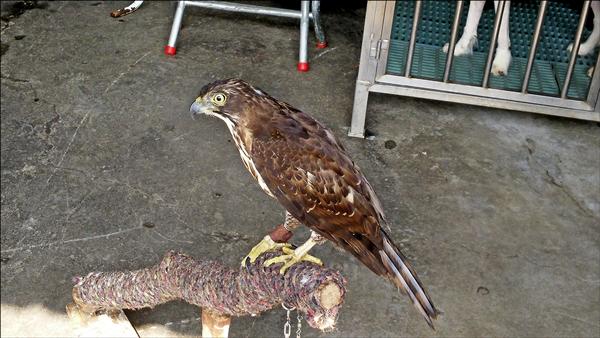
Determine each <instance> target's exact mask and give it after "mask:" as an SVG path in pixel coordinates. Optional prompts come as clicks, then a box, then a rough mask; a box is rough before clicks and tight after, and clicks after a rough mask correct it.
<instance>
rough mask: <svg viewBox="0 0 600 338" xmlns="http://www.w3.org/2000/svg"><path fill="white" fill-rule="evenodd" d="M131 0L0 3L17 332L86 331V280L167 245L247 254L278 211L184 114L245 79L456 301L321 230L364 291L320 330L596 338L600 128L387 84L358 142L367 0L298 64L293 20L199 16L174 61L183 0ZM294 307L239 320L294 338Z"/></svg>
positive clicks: (209, 128) (10, 328) (8, 306)
mask: <svg viewBox="0 0 600 338" xmlns="http://www.w3.org/2000/svg"><path fill="white" fill-rule="evenodd" d="M126 3H127V2H118V3H106V2H81V3H80V2H68V3H64V2H51V3H48V4H46V5H44V6H41V7H42V8H36V9H32V10H27V11H24V13H22V14H21V15H18V14H19V13H15V15H13V16H12V17H8V14H10V12H9V11H10V8H9V6H4V5H3V15H4V18H3V20H2V35H1V41H2V62H1V64H2V88H1V89H2V94H1V99H2V106H1V118H2V125H1V132H2V136H1V140H2V155H1V159H2V168H1V169H2V170H1V183H2V196H1V203H2V208H1V221H2V227H1V234H2V236H1V244H2V251H1V257H2V260H1V261H2V263H1V269H2V277H1V282H2V292H1V297H2V323H1V327H2V336H9V335H19V336H34V335H42V336H48V335H56V336H61V335H63V336H64V335H70V334H74V333H73V331H72V330H73V328H71V327H70V326H69V325H70V324H69V323H68V321H67V320H66V316H65V313H64V306H65V305H66V304H67V303H68V302H69V301H70V295H71V293H70V290H71V286H72V285H71V282H70V279H71V277H72V276H74V275H78V274H84V273H87V272H89V271H94V270H119V269H136V268H141V267H144V266H148V265H151V264H154V263H155V262H157V261H158V260H159V259H160V258H161V256H162V255H163V253H164V252H165V251H166V250H168V249H178V250H182V251H184V252H186V253H188V254H191V255H193V256H194V257H197V258H203V257H206V258H216V259H220V260H222V261H224V262H226V263H228V264H231V265H235V264H238V263H239V261H240V259H241V258H242V257H243V256H244V255H245V254H246V253H247V251H248V250H249V249H250V248H251V247H252V246H253V245H254V244H255V243H256V242H258V241H259V240H260V238H261V237H262V236H264V233H265V231H267V230H268V229H270V228H271V227H272V226H273V225H275V224H277V223H278V222H280V221H281V220H282V217H283V210H282V209H281V208H280V207H279V206H278V205H277V204H276V202H274V201H273V200H271V199H269V198H268V197H267V196H266V195H265V194H264V193H263V192H262V191H261V190H260V188H259V187H258V185H257V184H256V183H255V182H254V181H253V180H252V179H251V177H250V175H249V174H248V173H246V171H245V169H244V168H243V166H242V164H241V161H240V159H239V155H238V154H237V151H236V150H235V149H234V146H233V144H232V143H231V138H230V136H229V133H228V131H227V129H226V127H225V125H224V124H223V123H222V122H221V121H218V120H216V119H208V118H203V119H200V120H196V121H192V120H190V117H189V113H188V108H189V105H190V102H191V101H192V100H193V99H194V98H195V94H196V93H197V91H198V90H199V88H200V87H201V86H202V85H204V84H206V83H207V82H209V81H212V80H215V79H219V78H225V77H232V76H236V77H242V78H244V79H246V80H248V81H250V82H252V83H254V84H256V85H258V86H260V87H261V88H263V89H264V90H266V91H267V92H269V93H270V94H272V95H273V96H275V97H278V98H280V99H283V100H285V101H287V102H289V103H291V104H292V105H294V106H297V107H299V108H301V109H303V110H305V111H308V112H311V113H312V114H314V116H316V117H317V118H318V119H320V120H321V121H323V122H324V123H326V124H327V125H328V126H330V127H331V128H332V129H333V130H334V132H335V133H336V134H337V135H338V136H339V137H340V138H341V139H342V141H343V143H344V144H345V145H346V146H347V148H348V149H349V152H350V153H351V154H352V155H353V156H354V159H355V160H356V162H357V163H358V164H359V165H360V166H361V167H362V168H363V169H364V171H365V172H366V174H367V177H368V178H369V179H370V181H371V183H372V184H373V186H374V187H375V190H376V191H377V192H378V194H379V196H380V198H381V200H382V202H383V204H384V207H385V209H386V211H387V215H388V218H389V219H390V221H391V224H393V234H392V235H393V237H394V238H395V241H396V242H397V243H399V245H400V246H401V247H402V248H403V250H404V252H405V253H406V255H407V256H409V257H410V258H411V259H412V261H413V262H414V267H415V269H416V270H417V271H418V273H419V275H420V276H421V278H422V280H423V282H424V283H425V285H427V287H428V289H429V292H430V294H431V296H432V298H433V300H434V302H435V304H436V305H437V306H438V307H439V308H440V309H441V310H442V311H443V312H444V314H443V315H442V316H441V318H440V319H439V320H438V321H437V331H435V332H434V331H431V330H430V329H429V328H428V327H427V325H426V324H425V322H424V321H423V320H422V319H421V318H420V317H419V315H418V313H417V312H416V311H415V310H414V309H413V308H412V306H411V304H409V302H408V301H407V299H406V298H405V297H404V296H402V295H400V294H399V293H398V292H396V290H395V288H394V287H392V286H391V285H390V284H388V283H386V282H385V281H384V280H382V279H379V278H377V277H375V276H374V275H373V274H372V273H371V272H370V271H368V270H367V269H366V268H364V267H362V266H360V265H358V263H357V261H355V260H354V259H353V258H351V257H350V256H349V255H345V254H343V253H340V252H338V251H337V250H334V249H333V247H332V246H331V245H324V246H321V247H318V248H316V249H315V250H314V253H315V255H316V256H318V257H321V258H323V259H324V261H325V262H326V264H327V265H329V266H332V267H335V268H337V269H340V270H341V271H342V273H343V274H344V275H345V276H346V277H347V279H348V281H349V286H348V287H349V294H348V296H347V301H346V304H345V305H344V307H343V309H342V312H341V316H340V319H339V325H338V330H337V331H336V332H333V333H328V334H322V333H320V332H318V331H316V330H314V329H310V328H307V325H306V324H305V325H304V326H303V327H304V328H305V329H304V334H305V335H306V336H322V337H349V336H351V337H364V336H373V337H374V336H377V337H395V336H421V337H450V336H452V337H459V336H460V337H467V336H468V337H475V336H492V337H500V336H503V337H508V336H530V337H531V336H536V337H547V336H561V337H565V336H572V337H584V336H600V324H598V323H600V225H599V223H600V222H599V220H600V197H599V195H600V193H599V190H600V188H599V187H600V177H599V175H600V174H599V170H600V169H599V168H600V154H599V149H600V148H599V146H600V127H599V125H598V124H597V123H590V122H582V121H574V120H567V119H560V118H551V117H545V116H540V115H532V114H528V113H521V112H511V111H504V110H494V109H486V108H480V107H471V106H463V105H458V104H448V103H442V102H433V101H425V100H415V99H407V98H401V97H393V96H379V95H373V96H372V99H371V100H370V104H369V115H368V121H367V126H368V129H369V130H370V131H371V132H372V133H373V134H374V135H375V137H374V139H372V140H361V139H350V138H348V137H346V136H345V135H346V133H347V126H348V125H349V121H350V112H351V108H352V99H353V91H354V81H355V79H356V74H357V69H358V63H359V50H360V43H361V34H362V25H363V20H364V14H365V10H364V6H362V7H360V6H359V7H358V8H357V6H354V8H347V9H344V10H342V11H340V12H335V13H334V12H333V11H331V10H329V11H328V10H327V8H325V10H324V13H323V17H324V18H323V20H324V24H325V28H326V33H327V34H328V36H329V42H330V47H329V48H328V49H326V50H316V49H315V48H313V47H312V46H313V45H314V39H313V38H312V36H311V42H310V46H311V48H310V57H311V67H312V69H311V71H310V72H309V73H307V74H300V73H298V72H296V70H295V63H296V55H297V52H296V51H297V43H298V33H297V24H296V23H295V22H294V21H290V20H285V19H270V18H262V17H257V16H254V15H233V14H225V13H220V12H214V11H208V10H201V9H191V10H189V11H188V12H187V14H186V17H185V20H184V28H183V30H182V31H181V35H180V40H179V45H178V54H177V56H176V57H165V55H164V54H163V53H162V48H163V46H164V44H165V42H166V39H167V36H168V32H169V29H170V25H171V19H172V17H171V15H172V7H171V4H169V3H166V2H159V3H155V2H152V3H147V4H145V5H144V6H143V7H142V9H140V10H139V11H138V12H136V13H134V14H132V15H130V16H126V17H124V18H122V19H113V18H110V17H109V16H108V13H109V12H110V11H111V10H112V9H114V8H117V7H119V6H120V5H122V4H123V5H124V4H126ZM7 13H8V14H7ZM147 222H150V223H152V224H154V225H155V227H153V228H148V227H144V226H142V224H144V223H147ZM302 236H303V235H302V234H300V235H298V236H297V237H296V241H300V240H301V239H302ZM128 315H129V317H130V319H131V321H132V322H133V323H134V324H135V325H136V327H137V328H138V329H139V330H140V332H141V333H142V335H146V336H149V335H156V334H159V333H166V334H169V335H193V334H198V333H199V332H200V326H199V322H198V320H197V317H198V311H197V310H196V309H195V308H194V307H193V306H190V305H187V304H184V303H179V302H174V303H169V304H166V305H163V306H159V307H157V308H155V309H152V310H143V311H137V312H128ZM284 315H285V313H284V311H283V310H277V311H272V312H269V313H267V314H264V315H262V316H260V317H256V318H250V317H247V318H240V319H235V320H234V322H233V325H232V327H231V335H232V336H234V337H239V336H241V337H255V336H263V337H266V336H280V335H281V333H282V329H283V328H282V327H283V323H284ZM50 322H52V323H55V325H54V326H53V327H50V326H46V325H49V324H48V323H50Z"/></svg>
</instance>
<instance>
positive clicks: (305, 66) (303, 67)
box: [298, 62, 310, 72]
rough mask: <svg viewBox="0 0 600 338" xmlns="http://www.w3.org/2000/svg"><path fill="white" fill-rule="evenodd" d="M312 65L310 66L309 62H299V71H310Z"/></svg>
mask: <svg viewBox="0 0 600 338" xmlns="http://www.w3.org/2000/svg"><path fill="white" fill-rule="evenodd" d="M309 69H310V67H309V66H308V62H298V71H299V72H308V70H309Z"/></svg>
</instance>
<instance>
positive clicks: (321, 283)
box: [67, 251, 346, 336]
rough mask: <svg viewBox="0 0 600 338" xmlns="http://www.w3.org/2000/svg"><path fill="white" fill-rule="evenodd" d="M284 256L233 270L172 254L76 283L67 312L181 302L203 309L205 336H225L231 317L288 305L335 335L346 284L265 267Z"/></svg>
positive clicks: (334, 276)
mask: <svg viewBox="0 0 600 338" xmlns="http://www.w3.org/2000/svg"><path fill="white" fill-rule="evenodd" d="M280 254H281V253H280V252H268V253H265V254H263V255H261V256H260V257H258V259H257V260H256V261H255V262H254V264H252V265H250V264H248V266H247V267H245V268H244V267H241V268H239V269H234V268H230V267H225V266H223V265H222V264H221V263H219V262H215V261H196V260H194V259H193V258H191V257H190V256H187V255H185V254H182V253H178V252H174V251H169V252H167V254H166V255H165V257H164V258H163V260H162V261H161V262H160V263H159V264H158V265H155V266H152V267H149V268H146V269H141V270H136V271H124V272H91V273H89V274H88V275H87V276H85V277H75V278H74V282H75V283H76V284H75V286H74V287H73V302H74V304H70V305H69V306H68V307H67V312H69V313H70V314H71V315H72V314H74V313H85V314H93V313H97V312H98V311H113V312H114V311H118V310H120V309H140V308H144V307H154V306H156V305H158V304H162V303H165V302H168V301H171V300H175V299H183V300H185V301H186V302H188V303H191V304H194V305H197V306H199V307H201V308H202V309H203V311H202V321H203V336H206V335H211V336H227V330H228V328H229V321H230V317H231V316H247V315H252V316H254V315H258V314H259V313H261V312H264V311H267V310H270V309H272V308H273V307H275V306H278V305H280V304H282V303H284V304H285V305H286V306H287V307H295V308H296V309H297V310H298V311H301V312H303V313H304V315H305V318H306V320H307V322H308V324H309V325H310V326H312V327H314V328H317V329H320V330H323V331H326V330H331V329H332V328H333V327H334V325H335V323H336V320H337V316H338V313H339V310H340V307H341V305H342V303H343V300H344V296H345V293H346V288H345V284H346V281H345V279H344V278H343V277H342V276H341V274H340V273H339V272H337V271H334V270H332V269H328V268H324V267H322V266H318V265H315V264H312V263H306V262H303V263H299V264H296V265H294V266H292V267H291V268H290V269H289V270H288V271H287V272H286V274H285V275H283V276H282V275H280V274H279V265H278V264H275V265H273V266H270V267H265V266H264V265H263V262H264V261H265V260H267V259H269V258H271V257H275V256H277V255H280ZM208 322H210V323H212V324H210V325H209V323H208ZM209 331H210V332H209Z"/></svg>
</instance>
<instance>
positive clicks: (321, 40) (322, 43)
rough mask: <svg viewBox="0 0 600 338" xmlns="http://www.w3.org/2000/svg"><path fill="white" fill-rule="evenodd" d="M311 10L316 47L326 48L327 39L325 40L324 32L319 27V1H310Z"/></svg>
mask: <svg viewBox="0 0 600 338" xmlns="http://www.w3.org/2000/svg"><path fill="white" fill-rule="evenodd" d="M311 12H312V17H313V25H314V27H315V36H316V38H317V48H326V47H327V40H325V33H324V32H323V28H322V27H321V16H320V14H321V1H312V5H311Z"/></svg>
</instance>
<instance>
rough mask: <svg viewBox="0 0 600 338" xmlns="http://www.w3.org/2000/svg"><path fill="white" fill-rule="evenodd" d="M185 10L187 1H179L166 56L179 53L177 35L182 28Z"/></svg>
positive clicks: (166, 47) (166, 48)
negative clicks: (176, 44) (176, 46)
mask: <svg viewBox="0 0 600 338" xmlns="http://www.w3.org/2000/svg"><path fill="white" fill-rule="evenodd" d="M184 10H185V1H179V2H178V3H177V10H176V11H175V18H173V26H172V27H171V35H169V43H168V44H167V45H166V46H165V54H167V55H175V53H176V52H177V50H176V48H175V43H176V42H177V35H178V34H179V29H180V28H181V20H182V19H183V11H184Z"/></svg>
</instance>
